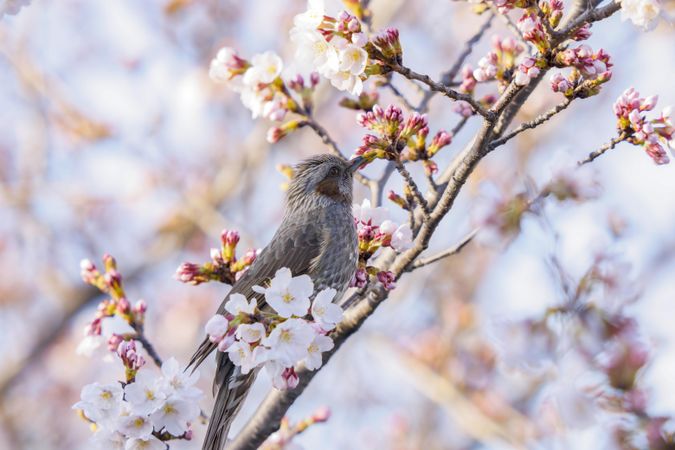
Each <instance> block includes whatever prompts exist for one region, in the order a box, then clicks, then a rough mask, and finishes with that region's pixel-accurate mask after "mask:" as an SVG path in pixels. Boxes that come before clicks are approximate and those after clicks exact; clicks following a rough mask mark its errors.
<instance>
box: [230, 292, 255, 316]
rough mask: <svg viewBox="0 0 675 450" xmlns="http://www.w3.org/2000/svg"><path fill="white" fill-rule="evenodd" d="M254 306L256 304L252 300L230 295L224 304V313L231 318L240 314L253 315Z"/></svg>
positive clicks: (239, 295) (240, 295)
mask: <svg viewBox="0 0 675 450" xmlns="http://www.w3.org/2000/svg"><path fill="white" fill-rule="evenodd" d="M256 306H257V302H256V300H255V299H254V298H252V299H251V300H246V297H244V296H243V295H242V294H232V295H230V299H229V300H228V301H227V303H225V311H227V312H229V313H230V314H232V315H233V316H237V315H239V314H240V313H243V314H253V313H255V308H256Z"/></svg>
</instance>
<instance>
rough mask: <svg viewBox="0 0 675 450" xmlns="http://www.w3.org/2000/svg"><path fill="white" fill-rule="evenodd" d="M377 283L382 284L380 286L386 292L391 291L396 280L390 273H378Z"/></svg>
mask: <svg viewBox="0 0 675 450" xmlns="http://www.w3.org/2000/svg"><path fill="white" fill-rule="evenodd" d="M377 281H379V282H380V283H382V286H383V287H384V288H385V289H386V290H388V291H391V290H392V289H394V288H395V287H396V279H395V277H394V274H393V273H392V272H390V271H386V272H385V271H380V272H378V273H377Z"/></svg>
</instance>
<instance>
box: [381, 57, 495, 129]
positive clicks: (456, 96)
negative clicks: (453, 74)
mask: <svg viewBox="0 0 675 450" xmlns="http://www.w3.org/2000/svg"><path fill="white" fill-rule="evenodd" d="M389 67H390V68H391V70H393V71H394V72H396V73H400V74H401V75H403V76H404V77H406V78H408V79H409V80H417V81H421V82H422V83H424V84H426V85H427V86H429V88H430V89H431V90H432V91H436V92H440V93H441V94H443V95H445V96H446V97H448V98H451V99H453V100H464V101H465V102H467V103H468V104H470V105H471V107H472V108H473V109H474V111H476V112H477V113H478V114H480V115H481V116H483V117H485V118H486V119H487V120H488V121H494V120H495V119H496V113H494V112H493V111H488V110H486V109H485V108H484V107H483V106H482V105H481V104H480V103H479V102H477V101H476V100H475V99H474V98H473V97H472V96H471V95H469V94H462V93H461V92H457V91H455V90H454V89H450V88H449V87H447V86H446V85H444V84H442V83H439V82H437V81H434V80H432V79H431V78H430V77H429V75H424V74H420V73H417V72H415V71H414V70H412V69H410V68H408V67H405V66H402V65H400V64H396V63H390V64H389Z"/></svg>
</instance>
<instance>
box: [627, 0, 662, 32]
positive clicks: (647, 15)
mask: <svg viewBox="0 0 675 450" xmlns="http://www.w3.org/2000/svg"><path fill="white" fill-rule="evenodd" d="M620 3H621V20H622V21H624V22H625V21H626V20H630V21H631V22H633V24H634V25H636V26H638V27H642V28H643V29H644V30H645V31H649V30H652V29H654V28H655V27H656V25H657V23H658V19H659V16H660V15H661V2H660V1H659V0H621V2H620Z"/></svg>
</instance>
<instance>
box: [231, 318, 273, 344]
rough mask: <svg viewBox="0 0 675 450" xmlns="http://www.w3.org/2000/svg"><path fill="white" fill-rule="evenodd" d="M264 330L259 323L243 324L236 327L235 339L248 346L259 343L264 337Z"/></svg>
mask: <svg viewBox="0 0 675 450" xmlns="http://www.w3.org/2000/svg"><path fill="white" fill-rule="evenodd" d="M265 334H266V330H265V326H264V325H263V324H261V323H260V322H256V323H250V324H249V323H243V324H241V325H239V326H238V327H237V331H236V333H235V336H236V337H237V339H240V340H242V341H244V342H247V343H249V344H253V343H254V342H258V341H260V340H261V339H262V338H264V337H265Z"/></svg>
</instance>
